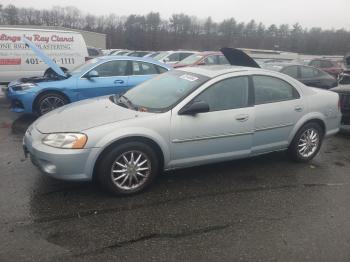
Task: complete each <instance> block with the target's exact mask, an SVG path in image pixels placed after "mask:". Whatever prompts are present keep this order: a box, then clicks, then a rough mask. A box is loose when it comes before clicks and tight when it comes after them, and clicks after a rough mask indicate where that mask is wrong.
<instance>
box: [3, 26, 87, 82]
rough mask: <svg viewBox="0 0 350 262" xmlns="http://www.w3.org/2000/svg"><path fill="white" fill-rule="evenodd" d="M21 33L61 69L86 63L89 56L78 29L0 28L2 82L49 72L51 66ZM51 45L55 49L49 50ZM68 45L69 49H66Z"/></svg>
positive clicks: (68, 68) (65, 69) (69, 68)
mask: <svg viewBox="0 0 350 262" xmlns="http://www.w3.org/2000/svg"><path fill="white" fill-rule="evenodd" d="M24 35H25V36H26V37H27V38H28V39H31V40H32V42H33V43H35V44H36V45H38V46H39V47H40V48H41V49H42V50H44V51H45V53H46V54H47V56H49V57H50V58H51V59H52V60H54V61H55V62H56V64H58V65H59V66H60V67H61V69H62V70H64V71H67V70H72V69H73V68H75V67H77V66H79V65H81V64H83V63H85V61H86V59H87V57H88V52H87V48H86V43H85V40H84V38H83V36H82V35H81V34H80V33H79V32H74V31H67V30H49V29H32V28H11V27H0V36H1V37H0V66H1V69H0V83H1V84H5V83H6V84H8V83H9V82H11V81H13V80H15V79H18V78H20V77H30V76H43V75H48V74H50V73H51V68H50V67H48V66H47V65H46V64H45V63H44V62H43V61H42V60H41V59H39V58H38V57H37V56H36V55H35V53H33V51H32V50H31V49H29V48H27V47H26V45H25V43H23V41H22V36H24ZM50 46H56V47H57V48H55V49H50ZM67 46H69V48H66V47H67Z"/></svg>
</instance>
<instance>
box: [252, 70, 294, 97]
mask: <svg viewBox="0 0 350 262" xmlns="http://www.w3.org/2000/svg"><path fill="white" fill-rule="evenodd" d="M253 82H254V90H255V104H266V103H273V102H279V101H285V100H292V99H296V98H299V94H298V92H297V91H296V90H295V88H294V87H293V86H291V85H290V84H288V83H287V82H286V81H284V80H281V79H278V78H275V77H271V76H253Z"/></svg>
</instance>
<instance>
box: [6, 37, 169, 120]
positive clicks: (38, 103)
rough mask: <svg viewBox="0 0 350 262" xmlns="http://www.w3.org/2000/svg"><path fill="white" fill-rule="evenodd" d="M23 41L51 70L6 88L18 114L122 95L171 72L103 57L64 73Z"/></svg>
mask: <svg viewBox="0 0 350 262" xmlns="http://www.w3.org/2000/svg"><path fill="white" fill-rule="evenodd" d="M22 40H23V41H24V42H25V43H26V45H27V46H29V47H30V48H31V49H32V50H33V51H34V52H35V53H36V55H37V56H38V57H39V58H40V59H41V60H42V61H43V62H45V63H46V64H48V65H49V66H50V68H51V69H52V71H51V72H50V71H49V72H48V74H46V75H44V76H43V77H31V78H22V79H19V80H16V81H12V82H11V83H10V84H9V85H8V91H7V97H8V99H9V100H10V101H11V110H12V111H14V112H18V113H30V114H37V115H43V114H45V113H47V112H49V111H51V110H53V109H55V108H58V107H60V106H63V105H65V104H68V103H72V102H76V101H79V100H82V99H87V98H92V97H97V96H104V95H109V94H121V93H124V92H125V91H127V90H128V89H130V88H132V87H134V86H136V85H138V84H140V83H142V82H144V81H146V80H148V79H150V78H152V77H154V76H155V75H157V74H161V73H164V72H167V71H168V70H170V69H171V67H169V66H167V65H165V64H163V63H160V62H157V61H155V60H153V59H149V58H139V57H128V56H106V57H98V58H95V59H92V60H89V61H87V62H86V63H85V64H83V65H81V66H79V67H77V68H76V69H74V70H72V71H71V72H63V71H62V69H61V68H60V67H59V66H58V65H57V64H56V63H55V62H54V61H52V60H51V59H50V58H48V57H47V56H46V55H45V54H44V53H43V52H42V51H41V50H40V49H39V48H37V47H36V46H35V45H34V44H33V43H32V42H30V41H29V40H27V39H25V38H23V39H22Z"/></svg>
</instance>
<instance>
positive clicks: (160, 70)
mask: <svg viewBox="0 0 350 262" xmlns="http://www.w3.org/2000/svg"><path fill="white" fill-rule="evenodd" d="M155 67H156V68H157V71H158V74H163V73H165V72H168V69H166V68H164V67H162V66H158V65H155Z"/></svg>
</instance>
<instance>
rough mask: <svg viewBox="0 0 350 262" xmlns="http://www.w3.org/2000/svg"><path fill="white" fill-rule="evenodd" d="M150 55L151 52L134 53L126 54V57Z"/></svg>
mask: <svg viewBox="0 0 350 262" xmlns="http://www.w3.org/2000/svg"><path fill="white" fill-rule="evenodd" d="M150 53H152V52H150V51H134V52H131V53H128V54H127V55H128V56H133V57H144V56H146V55H148V54H150Z"/></svg>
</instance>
